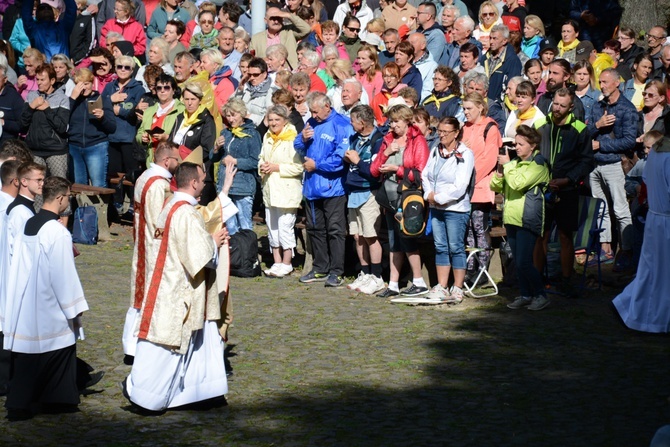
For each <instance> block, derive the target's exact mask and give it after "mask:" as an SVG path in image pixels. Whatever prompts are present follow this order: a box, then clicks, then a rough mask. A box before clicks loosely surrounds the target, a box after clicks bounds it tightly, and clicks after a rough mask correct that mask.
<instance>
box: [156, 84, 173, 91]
mask: <svg viewBox="0 0 670 447" xmlns="http://www.w3.org/2000/svg"><path fill="white" fill-rule="evenodd" d="M170 90H172V86H171V85H157V86H156V91H157V92H168V91H170Z"/></svg>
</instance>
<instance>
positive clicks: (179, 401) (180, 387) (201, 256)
mask: <svg viewBox="0 0 670 447" xmlns="http://www.w3.org/2000/svg"><path fill="white" fill-rule="evenodd" d="M175 178H176V182H177V191H176V192H175V193H174V195H173V197H172V199H171V200H170V202H169V203H168V204H167V205H166V207H165V208H164V209H163V211H162V212H161V213H160V215H159V216H158V220H157V227H158V228H159V230H158V232H157V233H158V236H160V241H158V243H159V244H160V246H159V248H158V250H157V251H156V258H155V259H151V262H148V263H147V265H150V268H151V274H150V276H151V281H150V282H149V284H147V292H146V297H145V299H144V302H143V303H142V309H141V312H140V316H139V319H138V322H137V329H136V330H137V332H138V338H139V341H138V343H137V347H136V351H135V360H134V363H133V368H132V370H131V372H130V375H129V376H128V377H127V379H126V381H125V390H124V391H125V394H126V395H127V397H128V399H129V400H130V401H131V402H132V403H134V404H135V405H138V406H139V407H142V408H144V409H147V410H152V411H162V410H165V409H167V408H174V407H179V406H182V405H186V404H191V403H195V402H200V401H203V400H207V399H211V398H216V397H220V396H223V395H225V394H226V393H227V392H228V383H227V379H226V371H225V366H224V362H223V349H224V346H223V339H222V337H221V334H220V333H219V328H218V326H217V321H218V320H220V319H221V303H220V302H219V297H220V295H219V293H218V292H217V290H216V287H212V284H208V280H207V278H208V275H207V272H206V269H214V268H216V265H217V262H218V248H219V247H221V246H222V245H223V244H224V243H225V242H226V239H227V237H228V233H227V231H226V229H225V228H222V229H220V230H219V231H217V232H215V233H213V234H210V233H208V232H207V229H206V227H205V221H204V219H203V217H202V215H201V214H199V213H198V211H196V209H195V205H196V204H197V203H198V199H197V198H198V197H199V196H200V195H201V193H202V190H203V188H204V186H205V172H204V170H203V168H202V166H200V165H197V164H194V163H189V162H185V163H182V164H181V165H180V166H179V168H178V169H177V171H176V173H175ZM210 292H212V293H210Z"/></svg>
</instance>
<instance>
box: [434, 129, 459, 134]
mask: <svg viewBox="0 0 670 447" xmlns="http://www.w3.org/2000/svg"><path fill="white" fill-rule="evenodd" d="M454 132H458V131H457V130H456V129H451V130H439V129H438V131H437V133H438V135H447V134H450V133H454Z"/></svg>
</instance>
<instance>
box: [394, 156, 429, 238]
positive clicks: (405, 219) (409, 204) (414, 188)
mask: <svg viewBox="0 0 670 447" xmlns="http://www.w3.org/2000/svg"><path fill="white" fill-rule="evenodd" d="M410 172H412V173H413V174H414V180H413V181H410V180H409V173H410ZM427 216H428V207H427V206H426V202H425V201H424V200H423V188H422V187H421V174H420V173H419V170H418V169H409V168H405V174H404V175H403V179H402V183H401V184H400V203H399V204H398V212H397V213H396V215H395V218H396V220H397V221H398V222H399V223H400V231H402V233H403V235H404V236H405V237H420V236H423V233H424V231H425V230H426V220H427Z"/></svg>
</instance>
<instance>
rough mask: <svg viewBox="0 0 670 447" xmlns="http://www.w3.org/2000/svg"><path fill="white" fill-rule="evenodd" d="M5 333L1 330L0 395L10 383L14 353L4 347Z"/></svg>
mask: <svg viewBox="0 0 670 447" xmlns="http://www.w3.org/2000/svg"><path fill="white" fill-rule="evenodd" d="M4 338H5V337H4V335H3V333H2V332H0V395H2V393H1V392H4V391H5V390H6V389H7V385H8V384H9V365H10V363H11V358H12V353H11V352H9V351H5V350H4V349H2V343H3V341H4Z"/></svg>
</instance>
